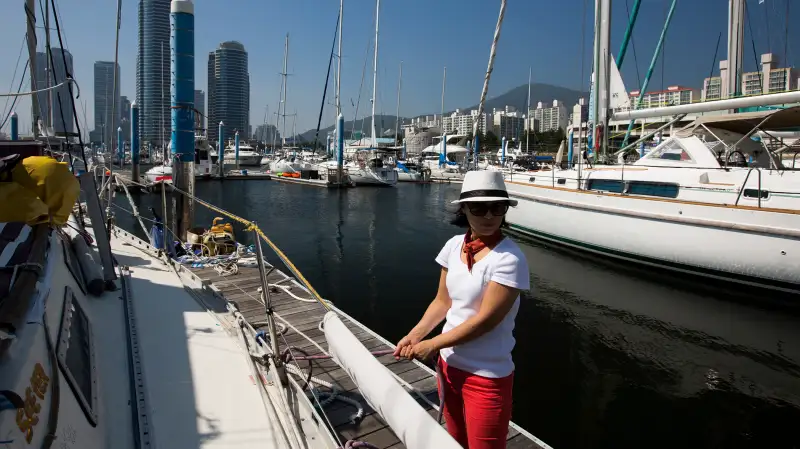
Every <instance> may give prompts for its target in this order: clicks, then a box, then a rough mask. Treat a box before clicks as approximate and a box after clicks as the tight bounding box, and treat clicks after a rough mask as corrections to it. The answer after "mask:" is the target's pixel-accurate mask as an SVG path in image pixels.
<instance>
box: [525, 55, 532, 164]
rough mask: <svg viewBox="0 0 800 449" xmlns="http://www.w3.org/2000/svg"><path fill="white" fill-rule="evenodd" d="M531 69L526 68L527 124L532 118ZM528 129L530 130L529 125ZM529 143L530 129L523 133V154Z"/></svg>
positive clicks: (526, 150)
mask: <svg viewBox="0 0 800 449" xmlns="http://www.w3.org/2000/svg"><path fill="white" fill-rule="evenodd" d="M531 74H532V72H531V68H530V67H528V106H527V107H526V108H527V110H526V111H525V113H526V114H528V124H530V123H533V118H532V117H531ZM529 128H532V127H531V126H530V125H529ZM530 141H531V129H528V132H526V133H525V152H526V153H527V152H528V151H529V147H528V145H529V144H530Z"/></svg>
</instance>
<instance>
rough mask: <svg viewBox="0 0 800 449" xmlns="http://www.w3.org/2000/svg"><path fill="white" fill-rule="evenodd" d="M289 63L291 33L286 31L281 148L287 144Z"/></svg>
mask: <svg viewBox="0 0 800 449" xmlns="http://www.w3.org/2000/svg"><path fill="white" fill-rule="evenodd" d="M288 63H289V33H286V41H285V43H284V46H283V73H281V75H282V76H283V95H282V97H283V100H282V103H283V133H282V136H281V149H283V147H284V146H286V84H287V81H288V80H287V78H286V76H287V72H286V70H287V64H288Z"/></svg>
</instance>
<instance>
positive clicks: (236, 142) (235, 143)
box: [233, 131, 239, 170]
mask: <svg viewBox="0 0 800 449" xmlns="http://www.w3.org/2000/svg"><path fill="white" fill-rule="evenodd" d="M233 148H234V150H235V151H236V156H235V157H236V169H237V170H238V169H239V131H236V134H235V135H234V136H233Z"/></svg>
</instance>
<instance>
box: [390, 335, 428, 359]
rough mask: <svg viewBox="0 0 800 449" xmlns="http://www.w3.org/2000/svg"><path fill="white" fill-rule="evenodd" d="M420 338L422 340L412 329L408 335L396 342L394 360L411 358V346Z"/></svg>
mask: <svg viewBox="0 0 800 449" xmlns="http://www.w3.org/2000/svg"><path fill="white" fill-rule="evenodd" d="M420 340H422V338H421V337H419V336H417V335H416V334H415V333H414V332H413V331H412V332H409V334H408V335H406V336H405V337H403V338H402V339H401V340H400V341H399V342H398V343H397V348H395V350H394V358H395V360H400V359H401V358H404V359H411V348H412V347H413V346H414V345H415V344H417V343H419V341H420Z"/></svg>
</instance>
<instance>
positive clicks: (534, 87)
mask: <svg viewBox="0 0 800 449" xmlns="http://www.w3.org/2000/svg"><path fill="white" fill-rule="evenodd" d="M581 97H584V98H587V100H588V94H587V93H585V92H583V93H582V92H579V91H577V90H573V89H567V88H566V87H560V86H553V85H552V84H541V83H534V84H531V107H533V108H536V103H538V102H539V101H541V102H542V103H543V106H545V107H547V106H552V104H553V100H558V101H561V102H563V103H564V105H565V106H566V107H567V111H569V112H571V111H572V106H574V105H575V104H576V103H577V102H578V99H579V98H581ZM527 100H528V85H527V84H523V85H521V86H517V87H515V88H513V89H511V90H509V91H508V92H506V93H504V94H502V95H499V96H497V97H494V98H489V99H487V100H486V102H485V103H484V110H485V111H486V112H489V113H491V112H492V109H502V108H504V107H506V106H514V107H516V108H517V109H518V110H520V111H523V113H524V109H525V103H526V102H527ZM477 108H478V105H477V104H475V105H472V106H470V107H466V108H459V109H461V110H462V111H469V110H472V109H477ZM452 112H453V111H449V112H446V113H445V114H450V113H452ZM423 115H425V114H423ZM427 115H433V114H427ZM437 115H438V113H437ZM402 119H403V120H407V118H402ZM395 120H397V117H395V116H394V115H378V116H376V117H375V122H376V123H377V124H378V135H379V136H383V135H387V136H388V137H391V136H392V135H393V134H394V122H395ZM363 122H364V124H363V126H362V124H361V123H362V120H361V119H359V120H356V127H355V130H356V131H360V130H362V129H363V131H364V135H367V136H368V135H370V130H371V129H372V128H371V127H370V126H371V117H369V116H368V117H364V119H363ZM333 128H334V127H333V126H329V127H327V128H323V129H320V130H319V140H320V142H323V144H324V142H325V136H326V135H327V134H328V132H331V131H333ZM344 129H345V137H349V136H350V130H351V129H353V122H352V121H349V122H345V124H344ZM380 130H383V132H381V131H380ZM315 132H316V129H311V130H308V131H306V132H304V133H303V134H301V135H300V138H301V139H302V140H305V141H308V142H310V141H313V140H314V133H315Z"/></svg>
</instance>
